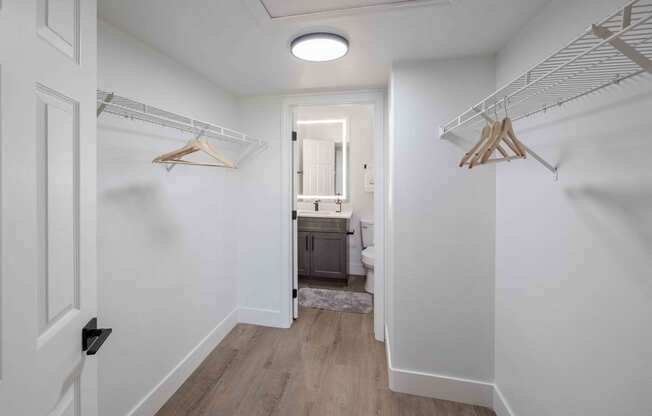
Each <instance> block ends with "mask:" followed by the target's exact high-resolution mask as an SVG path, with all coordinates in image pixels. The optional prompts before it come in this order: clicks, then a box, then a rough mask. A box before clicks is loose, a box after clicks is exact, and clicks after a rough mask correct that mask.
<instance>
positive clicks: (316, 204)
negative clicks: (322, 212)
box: [312, 199, 321, 212]
mask: <svg viewBox="0 0 652 416" xmlns="http://www.w3.org/2000/svg"><path fill="white" fill-rule="evenodd" d="M320 202H321V201H320V200H319V199H316V200H315V202H313V203H312V204H313V205H314V206H315V212H317V211H319V203H320Z"/></svg>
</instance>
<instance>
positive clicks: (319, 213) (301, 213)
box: [298, 210, 353, 220]
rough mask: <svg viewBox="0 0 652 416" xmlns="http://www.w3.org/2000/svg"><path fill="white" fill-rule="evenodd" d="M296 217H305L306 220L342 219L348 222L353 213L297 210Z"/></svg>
mask: <svg viewBox="0 0 652 416" xmlns="http://www.w3.org/2000/svg"><path fill="white" fill-rule="evenodd" d="M298 215H299V216H300V217H307V218H343V219H347V220H350V219H351V215H353V212H351V211H342V212H335V211H303V210H299V211H298Z"/></svg>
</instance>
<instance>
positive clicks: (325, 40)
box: [290, 33, 349, 62]
mask: <svg viewBox="0 0 652 416" xmlns="http://www.w3.org/2000/svg"><path fill="white" fill-rule="evenodd" d="M290 48H291V50H292V55H294V56H296V57H297V58H299V59H301V60H303V61H309V62H327V61H334V60H336V59H339V58H341V57H343V56H344V55H346V53H347V52H348V51H349V41H348V40H346V39H345V38H344V37H342V36H340V35H336V34H334V33H308V34H307V35H302V36H299V37H298V38H296V39H294V40H293V41H292V44H291V45H290Z"/></svg>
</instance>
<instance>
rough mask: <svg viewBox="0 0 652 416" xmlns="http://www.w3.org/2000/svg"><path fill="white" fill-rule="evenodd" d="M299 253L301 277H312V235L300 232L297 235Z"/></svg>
mask: <svg viewBox="0 0 652 416" xmlns="http://www.w3.org/2000/svg"><path fill="white" fill-rule="evenodd" d="M297 253H298V259H297V260H298V267H297V268H298V271H299V276H309V275H310V233H309V232H305V231H299V232H298V233H297Z"/></svg>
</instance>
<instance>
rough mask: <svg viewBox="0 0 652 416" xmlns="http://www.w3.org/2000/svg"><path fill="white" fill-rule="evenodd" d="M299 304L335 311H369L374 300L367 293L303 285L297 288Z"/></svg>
mask: <svg viewBox="0 0 652 416" xmlns="http://www.w3.org/2000/svg"><path fill="white" fill-rule="evenodd" d="M299 305H301V306H304V307H306V308H316V309H326V310H329V311H337V312H352V313H369V312H371V311H372V310H373V305H374V302H373V296H372V295H370V294H369V293H361V292H349V291H344V290H331V289H315V288H311V287H303V288H301V289H299Z"/></svg>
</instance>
